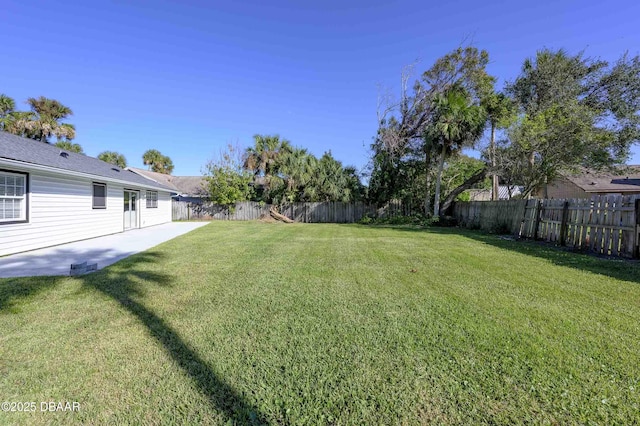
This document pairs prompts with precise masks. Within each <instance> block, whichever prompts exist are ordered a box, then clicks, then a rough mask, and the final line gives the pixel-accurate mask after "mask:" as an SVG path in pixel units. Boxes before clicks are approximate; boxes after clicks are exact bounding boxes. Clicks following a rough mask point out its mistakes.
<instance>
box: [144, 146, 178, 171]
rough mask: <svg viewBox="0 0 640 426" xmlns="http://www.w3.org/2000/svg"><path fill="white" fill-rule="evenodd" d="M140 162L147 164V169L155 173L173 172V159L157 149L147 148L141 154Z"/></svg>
mask: <svg viewBox="0 0 640 426" xmlns="http://www.w3.org/2000/svg"><path fill="white" fill-rule="evenodd" d="M142 162H143V163H144V165H146V166H149V170H151V171H152V172H156V173H163V174H167V175H170V174H171V172H173V168H174V166H173V161H171V158H169V157H168V156H166V155H163V154H162V153H161V152H160V151H158V150H157V149H149V150H147V151H145V153H144V154H142Z"/></svg>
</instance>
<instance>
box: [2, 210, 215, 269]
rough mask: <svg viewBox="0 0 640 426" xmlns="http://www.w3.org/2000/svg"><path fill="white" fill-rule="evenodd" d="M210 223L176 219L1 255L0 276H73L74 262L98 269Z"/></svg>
mask: <svg viewBox="0 0 640 426" xmlns="http://www.w3.org/2000/svg"><path fill="white" fill-rule="evenodd" d="M207 224H208V222H172V223H165V224H162V225H157V226H150V227H148V228H142V229H134V230H131V231H127V232H121V233H119V234H112V235H107V236H104V237H97V238H91V239H89V240H83V241H76V242H73V243H68V244H61V245H58V246H53V247H48V248H43V249H38V250H32V251H28V252H24V253H17V254H12V255H9V256H4V257H0V278H11V277H33V276H44V275H69V269H70V267H71V264H72V263H82V262H87V263H89V264H91V263H97V264H98V269H102V268H104V267H105V266H109V265H111V264H113V263H115V262H117V261H119V260H122V259H124V258H125V257H129V256H131V255H132V254H135V253H139V252H141V251H145V250H148V249H150V248H151V247H154V246H157V245H158V244H160V243H163V242H165V241H169V240H171V239H173V238H175V237H177V236H180V235H183V234H186V233H187V232H190V231H193V230H194V229H197V228H200V227H201V226H205V225H207Z"/></svg>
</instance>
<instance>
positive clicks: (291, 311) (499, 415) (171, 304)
mask: <svg viewBox="0 0 640 426" xmlns="http://www.w3.org/2000/svg"><path fill="white" fill-rule="evenodd" d="M1 401H15V402H30V401H34V402H36V403H37V404H38V407H37V408H38V411H39V409H40V406H39V403H40V401H57V402H59V401H62V402H66V401H70V402H73V401H77V402H79V403H80V404H81V409H80V411H79V412H67V413H49V412H44V413H43V412H35V413H17V412H0V424H13V423H18V424H34V423H35V424H49V423H58V424H70V423H83V424H85V423H94V424H97V423H100V424H102V423H113V424H159V423H163V424H165V423H209V424H225V423H229V424H233V423H236V424H246V423H271V424H309V425H315V424H424V423H436V424H460V423H465V424H469V423H498V424H513V423H552V424H554V423H581V424H631V423H634V422H635V423H638V422H640V414H639V412H640V410H639V408H640V265H638V264H637V263H632V262H623V261H607V260H602V259H597V258H593V257H588V256H583V255H576V254H571V253H566V252H561V251H556V250H553V249H549V248H545V247H542V246H539V245H537V244H531V243H516V242H511V241H504V240H500V239H498V238H496V237H493V236H487V235H482V234H479V233H474V232H468V231H460V230H446V229H432V230H416V229H411V228H392V227H364V226H358V225H301V224H294V225H282V224H265V223H258V222H244V223H241V222H235V223H234V222H213V223H211V224H210V225H208V226H205V227H203V228H200V229H198V230H196V231H194V232H192V233H190V234H187V235H185V236H182V237H179V238H176V239H175V240H173V241H170V242H168V243H165V244H162V245H160V246H158V247H156V248H154V249H152V250H149V251H147V252H145V253H141V254H139V255H136V256H132V257H130V258H128V259H126V260H124V261H121V262H119V263H117V264H115V265H113V266H111V267H108V268H106V269H105V270H103V271H100V272H97V273H94V274H91V275H87V276H84V277H80V278H69V277H49V278H29V279H4V280H0V402H1Z"/></svg>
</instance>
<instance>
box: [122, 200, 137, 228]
mask: <svg viewBox="0 0 640 426" xmlns="http://www.w3.org/2000/svg"><path fill="white" fill-rule="evenodd" d="M137 227H138V193H137V192H136V191H124V229H125V230H127V229H134V228H137Z"/></svg>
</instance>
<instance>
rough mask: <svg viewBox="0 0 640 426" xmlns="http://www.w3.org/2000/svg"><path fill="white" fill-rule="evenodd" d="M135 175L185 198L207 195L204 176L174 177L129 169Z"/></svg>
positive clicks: (133, 168) (134, 168)
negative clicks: (165, 187)
mask: <svg viewBox="0 0 640 426" xmlns="http://www.w3.org/2000/svg"><path fill="white" fill-rule="evenodd" d="M127 169H128V170H131V171H132V172H133V173H137V174H139V175H140V176H144V177H145V178H147V179H151V180H153V181H155V182H158V183H161V184H163V185H165V186H168V187H169V188H171V189H173V190H174V191H175V192H177V193H178V194H180V195H185V196H202V195H205V191H204V188H203V184H204V178H203V177H202V176H172V175H167V174H164V173H157V172H152V171H150V170H144V169H138V168H136V167H127Z"/></svg>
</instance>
